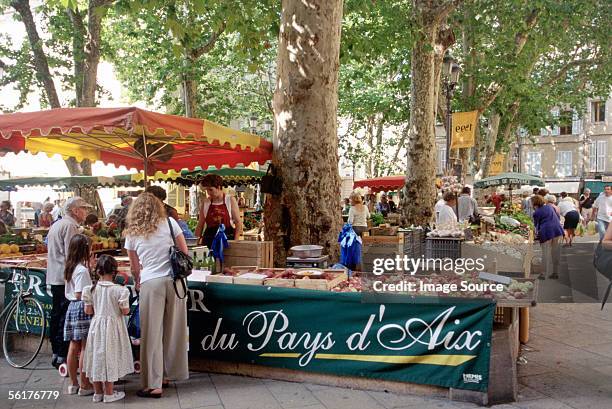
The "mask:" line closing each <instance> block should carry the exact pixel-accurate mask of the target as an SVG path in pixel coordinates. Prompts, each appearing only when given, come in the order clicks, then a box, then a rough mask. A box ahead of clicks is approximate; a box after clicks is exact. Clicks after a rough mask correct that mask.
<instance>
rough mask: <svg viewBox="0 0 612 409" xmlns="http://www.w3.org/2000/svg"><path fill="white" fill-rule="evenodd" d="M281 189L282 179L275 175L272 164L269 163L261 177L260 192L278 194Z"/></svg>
mask: <svg viewBox="0 0 612 409" xmlns="http://www.w3.org/2000/svg"><path fill="white" fill-rule="evenodd" d="M282 191H283V179H282V178H280V177H279V176H276V169H275V168H274V165H272V164H270V165H269V166H268V170H267V171H266V174H265V175H264V176H262V178H261V192H262V193H270V194H272V195H275V196H278V195H280V194H281V193H282Z"/></svg>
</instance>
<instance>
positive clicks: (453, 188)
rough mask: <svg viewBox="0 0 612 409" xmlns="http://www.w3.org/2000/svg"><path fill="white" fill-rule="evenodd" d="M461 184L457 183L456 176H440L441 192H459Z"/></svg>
mask: <svg viewBox="0 0 612 409" xmlns="http://www.w3.org/2000/svg"><path fill="white" fill-rule="evenodd" d="M462 188H463V186H462V185H461V183H459V179H458V178H457V176H442V186H441V189H442V192H454V193H457V194H459V193H460V192H461V189H462Z"/></svg>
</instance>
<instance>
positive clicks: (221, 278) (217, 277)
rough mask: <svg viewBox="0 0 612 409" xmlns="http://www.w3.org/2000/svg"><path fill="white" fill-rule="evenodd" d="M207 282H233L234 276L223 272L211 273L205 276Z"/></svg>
mask: <svg viewBox="0 0 612 409" xmlns="http://www.w3.org/2000/svg"><path fill="white" fill-rule="evenodd" d="M206 282H207V283H223V284H233V283H234V276H226V275H225V274H213V275H209V276H208V277H206Z"/></svg>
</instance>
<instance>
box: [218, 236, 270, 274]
mask: <svg viewBox="0 0 612 409" xmlns="http://www.w3.org/2000/svg"><path fill="white" fill-rule="evenodd" d="M273 254H274V244H273V243H272V242H271V241H250V240H229V247H228V248H226V249H225V251H224V252H223V255H224V259H225V260H224V262H223V264H224V265H226V266H255V265H256V266H258V267H268V268H270V267H272V266H273V265H274V260H273Z"/></svg>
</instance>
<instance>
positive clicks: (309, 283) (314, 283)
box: [295, 270, 348, 291]
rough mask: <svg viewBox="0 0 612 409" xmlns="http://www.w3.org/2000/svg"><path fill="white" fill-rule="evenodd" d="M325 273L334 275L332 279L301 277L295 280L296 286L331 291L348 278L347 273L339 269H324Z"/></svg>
mask: <svg viewBox="0 0 612 409" xmlns="http://www.w3.org/2000/svg"><path fill="white" fill-rule="evenodd" d="M323 271H324V272H325V273H330V274H333V275H334V278H333V279H332V280H325V279H321V278H300V279H296V280H295V286H296V288H302V289H306V290H319V291H329V290H331V289H332V288H334V287H336V286H337V285H338V284H340V283H341V282H343V281H346V280H347V279H348V277H347V275H346V273H344V272H342V273H338V272H337V270H323Z"/></svg>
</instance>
